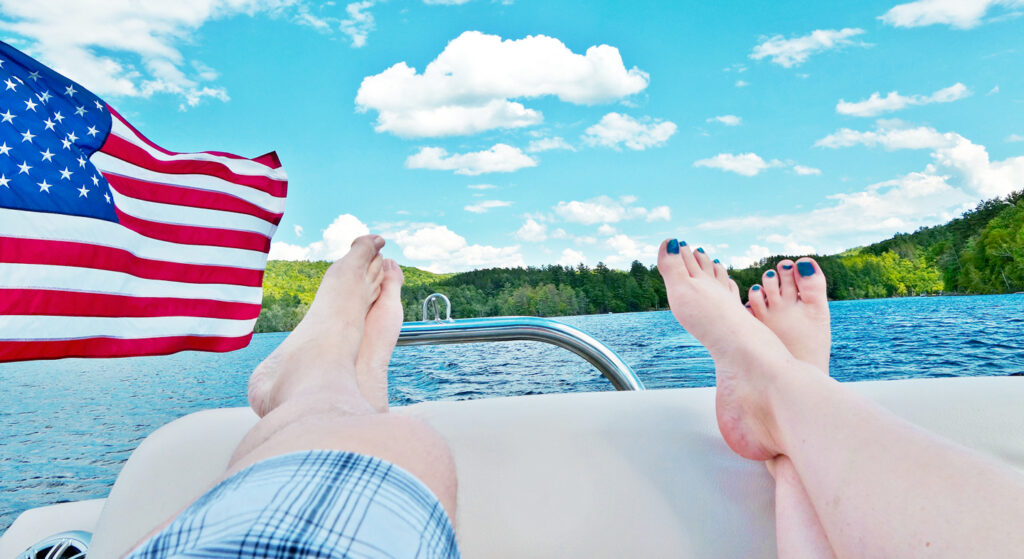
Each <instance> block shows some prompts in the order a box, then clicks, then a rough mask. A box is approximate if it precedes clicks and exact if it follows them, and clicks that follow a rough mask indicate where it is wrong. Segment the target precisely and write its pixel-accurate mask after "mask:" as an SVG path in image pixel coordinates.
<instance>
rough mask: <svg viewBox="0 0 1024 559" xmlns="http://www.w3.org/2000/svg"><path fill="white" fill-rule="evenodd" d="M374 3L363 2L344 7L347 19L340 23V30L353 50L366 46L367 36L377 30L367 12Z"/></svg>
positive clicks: (371, 0)
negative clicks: (346, 36)
mask: <svg viewBox="0 0 1024 559" xmlns="http://www.w3.org/2000/svg"><path fill="white" fill-rule="evenodd" d="M376 3H377V2H376V0H363V1H362V2H352V3H351V4H349V5H347V6H345V13H347V14H348V17H347V18H345V19H344V20H342V21H341V24H340V29H341V32H342V33H344V34H346V35H348V38H349V39H351V40H352V46H353V47H355V48H360V47H363V46H366V38H367V36H369V34H370V32H371V31H373V30H374V29H376V28H377V25H376V23H375V22H374V20H373V14H371V13H370V11H369V10H370V8H372V7H373V5H374V4H376Z"/></svg>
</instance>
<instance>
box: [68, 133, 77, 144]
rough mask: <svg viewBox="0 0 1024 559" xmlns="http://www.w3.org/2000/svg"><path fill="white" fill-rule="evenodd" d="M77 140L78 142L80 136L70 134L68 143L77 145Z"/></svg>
mask: <svg viewBox="0 0 1024 559" xmlns="http://www.w3.org/2000/svg"><path fill="white" fill-rule="evenodd" d="M76 140H78V136H75V133H74V132H68V141H69V142H71V143H75V141H76Z"/></svg>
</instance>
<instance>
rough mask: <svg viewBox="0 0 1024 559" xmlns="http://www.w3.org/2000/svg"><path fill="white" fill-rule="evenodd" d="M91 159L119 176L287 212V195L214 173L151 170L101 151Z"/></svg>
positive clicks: (269, 210) (100, 168)
mask: <svg viewBox="0 0 1024 559" xmlns="http://www.w3.org/2000/svg"><path fill="white" fill-rule="evenodd" d="M89 160H90V161H92V163H93V165H96V168H97V169H99V170H100V171H103V172H110V173H114V174H116V175H122V176H125V177H129V178H133V179H138V180H143V181H148V182H153V183H158V184H170V185H174V186H184V187H188V188H194V189H196V190H205V191H209V192H220V193H222V194H228V195H230V196H234V197H235V198H238V199H241V200H245V201H246V202H249V203H250V204H255V205H257V206H259V207H261V208H263V209H264V210H267V211H268V212H272V213H276V214H279V213H284V203H285V199H284V198H278V197H277V196H271V195H270V194H267V193H266V192H263V191H262V190H258V189H256V188H251V187H248V186H243V185H240V184H235V183H233V182H230V181H226V180H224V179H221V178H217V177H214V176H210V175H202V174H195V175H177V174H169V173H158V172H156V171H150V170H149V169H143V168H142V167H139V166H138V165H133V164H131V163H128V162H127V161H123V160H121V159H118V158H116V157H113V156H110V155H107V154H105V153H101V152H98V151H97V152H96V153H94V154H92V157H90V158H89Z"/></svg>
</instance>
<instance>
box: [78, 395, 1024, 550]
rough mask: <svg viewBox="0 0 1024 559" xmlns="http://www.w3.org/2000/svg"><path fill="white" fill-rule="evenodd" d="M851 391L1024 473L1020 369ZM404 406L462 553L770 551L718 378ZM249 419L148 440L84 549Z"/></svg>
mask: <svg viewBox="0 0 1024 559" xmlns="http://www.w3.org/2000/svg"><path fill="white" fill-rule="evenodd" d="M849 386H851V387H852V388H853V389H855V390H857V391H859V392H862V393H864V394H865V395H867V396H868V397H870V398H873V399H875V400H876V401H878V402H880V403H881V404H882V405H883V406H886V407H888V408H890V409H892V410H893V411H895V412H896V413H897V414H899V415H902V416H904V417H906V418H907V419H909V420H911V421H913V422H915V423H918V424H920V425H922V426H924V427H926V428H928V429H931V430H933V431H936V432H938V433H940V434H943V435H945V436H947V437H950V438H952V439H953V440H956V441H959V442H960V443H963V444H965V445H967V446H970V447H973V448H976V449H979V450H981V451H982V452H985V453H988V454H990V455H993V456H996V457H998V458H1000V459H1002V460H1006V461H1008V462H1009V463H1011V464H1012V465H1014V466H1015V467H1017V468H1019V469H1022V470H1024V405H1022V403H1024V378H1011V377H997V378H984V377H982V378H943V379H926V380H904V381H887V382H861V383H852V384H850V385H849ZM394 412H395V413H403V414H410V415H414V416H417V417H420V418H422V419H424V420H426V421H427V422H429V423H430V424H432V425H433V426H434V427H435V428H436V429H437V430H438V431H439V432H440V433H441V434H442V435H443V436H444V437H445V438H446V439H447V440H448V442H449V444H450V445H451V447H452V452H453V454H454V457H455V463H456V468H457V471H458V478H459V496H458V512H457V514H456V526H457V533H458V538H459V542H460V547H461V549H462V552H463V554H464V555H465V556H466V557H467V558H471V559H472V558H477V557H715V558H726V557H743V558H760V557H774V556H775V536H774V520H773V492H772V480H771V478H770V477H769V476H768V474H767V473H766V472H765V469H764V467H763V466H762V465H761V464H759V463H756V462H751V461H747V460H744V459H741V458H739V457H737V456H735V455H734V454H733V453H732V452H730V451H729V449H728V448H727V447H726V446H725V444H724V442H723V441H722V439H721V437H720V435H719V434H718V429H717V426H716V424H715V415H714V389H713V388H696V389H673V390H650V391H646V392H599V393H585V394H552V395H542V396H527V397H514V398H497V399H489V400H473V401H463V402H429V403H423V404H417V405H413V406H408V407H405V408H397V409H395V410H394ZM255 422H256V417H255V415H254V414H253V413H252V412H251V411H250V410H249V409H247V408H233V409H219V410H209V411H204V412H199V413H195V414H192V415H189V416H186V417H183V418H181V419H178V420H176V421H174V422H172V423H170V424H168V425H166V426H164V427H162V428H160V429H159V430H157V431H156V432H154V433H153V434H152V435H150V436H149V437H148V438H147V439H146V440H145V441H143V443H142V444H141V445H140V446H139V448H138V449H137V450H136V451H135V452H134V453H133V454H132V456H131V458H130V459H129V460H128V462H127V463H126V465H125V467H124V469H123V471H122V472H121V475H120V477H119V478H118V480H117V483H116V484H115V485H114V487H113V489H112V490H111V492H110V496H109V498H108V499H107V503H106V506H105V507H104V510H103V512H102V514H101V515H100V518H99V521H98V523H97V526H96V532H95V534H94V537H93V545H92V549H91V550H90V551H91V552H90V555H89V556H90V558H98V559H105V558H108V557H117V556H119V555H120V554H122V553H123V552H124V551H126V550H127V549H128V548H129V547H131V546H132V545H133V544H134V543H135V542H136V541H137V540H138V539H139V538H140V537H142V536H143V535H144V534H146V533H147V532H148V531H149V530H150V529H151V528H152V527H153V526H155V525H157V524H159V523H160V522H162V521H163V520H165V519H166V518H168V517H169V516H170V515H172V514H174V513H176V512H177V511H179V510H180V509H181V508H183V507H184V506H186V505H187V504H188V503H190V502H191V501H192V500H193V499H195V498H196V497H197V496H198V495H200V494H201V493H203V492H204V491H205V490H206V489H207V488H208V487H209V486H210V485H211V483H212V482H213V481H214V480H216V479H217V478H218V476H220V475H221V473H222V472H223V470H224V468H225V465H226V464H227V461H228V458H229V457H230V455H231V452H232V450H233V449H234V447H235V445H236V444H237V442H238V441H239V439H240V438H241V437H242V435H243V434H244V433H245V432H246V430H248V429H249V428H250V427H251V426H252V425H253V424H254V423H255Z"/></svg>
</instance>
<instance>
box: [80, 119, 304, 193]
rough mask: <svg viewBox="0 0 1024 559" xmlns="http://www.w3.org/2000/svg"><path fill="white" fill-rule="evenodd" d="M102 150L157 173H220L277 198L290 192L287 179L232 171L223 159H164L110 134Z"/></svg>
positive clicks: (222, 176) (214, 174) (221, 176)
mask: <svg viewBox="0 0 1024 559" xmlns="http://www.w3.org/2000/svg"><path fill="white" fill-rule="evenodd" d="M100 151H101V152H103V153H105V154H107V155H110V156H111V157H116V158H118V159H121V160H123V161H127V162H129V163H131V164H132V165H138V166H139V167H142V168H143V169H149V170H150V171H156V172H158V173H167V174H171V175H209V176H211V177H217V178H219V179H224V180H226V181H228V182H231V183H234V184H239V185H243V186H248V187H251V188H255V189H256V190H261V191H263V192H266V193H267V194H270V195H271V196H277V197H278V198H284V197H285V195H287V193H288V181H279V180H274V179H271V178H269V177H263V176H258V175H240V174H237V173H233V172H231V170H230V169H228V168H227V166H226V165H224V164H223V163H217V162H214V161H201V160H195V159H193V160H175V161H161V160H159V159H157V158H156V157H153V155H152V154H150V153H149V152H148V151H146V150H144V149H142V148H141V147H139V146H137V145H135V144H133V143H131V142H129V141H128V140H125V139H123V138H120V137H118V136H115V135H114V134H110V135H108V136H107V141H106V142H104V143H103V147H102V148H100Z"/></svg>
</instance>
